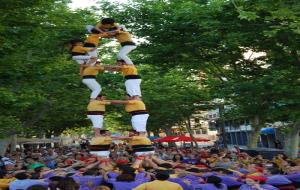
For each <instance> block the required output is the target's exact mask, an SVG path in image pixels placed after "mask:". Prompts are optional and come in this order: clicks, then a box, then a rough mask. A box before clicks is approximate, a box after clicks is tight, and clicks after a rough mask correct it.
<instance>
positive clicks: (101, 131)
mask: <svg viewBox="0 0 300 190" xmlns="http://www.w3.org/2000/svg"><path fill="white" fill-rule="evenodd" d="M106 132H108V130H105V129H101V130H100V134H101V135H103V134H105V133H106Z"/></svg>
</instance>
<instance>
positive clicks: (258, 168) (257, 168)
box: [247, 164, 264, 173]
mask: <svg viewBox="0 0 300 190" xmlns="http://www.w3.org/2000/svg"><path fill="white" fill-rule="evenodd" d="M247 170H248V171H249V172H250V173H262V172H263V171H264V169H263V167H262V166H261V165H257V164H250V165H249V166H248V168H247Z"/></svg>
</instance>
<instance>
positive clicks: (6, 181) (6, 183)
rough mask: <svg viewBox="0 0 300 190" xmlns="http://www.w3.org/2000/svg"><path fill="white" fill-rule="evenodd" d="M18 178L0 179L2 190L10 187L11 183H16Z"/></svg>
mask: <svg viewBox="0 0 300 190" xmlns="http://www.w3.org/2000/svg"><path fill="white" fill-rule="evenodd" d="M15 180H16V178H9V179H0V190H5V189H7V188H8V187H9V184H10V182H12V181H15Z"/></svg>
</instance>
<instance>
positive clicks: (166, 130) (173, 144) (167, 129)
mask: <svg viewBox="0 0 300 190" xmlns="http://www.w3.org/2000/svg"><path fill="white" fill-rule="evenodd" d="M165 132H166V134H167V136H174V134H173V133H172V130H171V128H165ZM168 145H169V146H176V144H175V143H174V142H168Z"/></svg>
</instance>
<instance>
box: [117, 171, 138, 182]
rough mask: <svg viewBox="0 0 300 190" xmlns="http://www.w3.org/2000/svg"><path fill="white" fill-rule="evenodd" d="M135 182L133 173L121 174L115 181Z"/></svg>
mask: <svg viewBox="0 0 300 190" xmlns="http://www.w3.org/2000/svg"><path fill="white" fill-rule="evenodd" d="M134 180H135V173H121V174H120V175H118V177H117V178H116V181H124V182H132V181H134Z"/></svg>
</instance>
